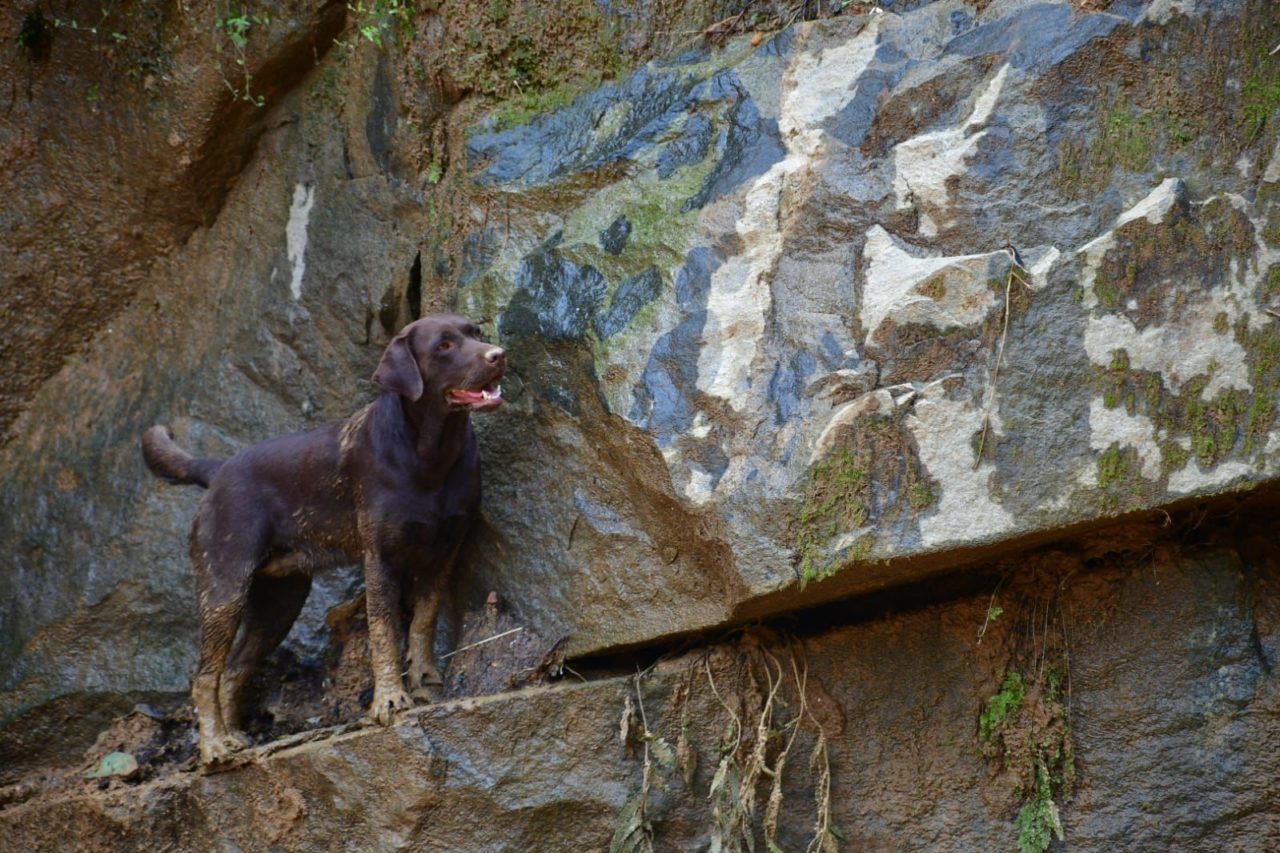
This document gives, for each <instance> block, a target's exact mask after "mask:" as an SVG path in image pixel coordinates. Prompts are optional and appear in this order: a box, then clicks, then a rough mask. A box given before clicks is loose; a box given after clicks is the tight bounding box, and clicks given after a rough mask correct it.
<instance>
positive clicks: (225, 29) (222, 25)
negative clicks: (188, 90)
mask: <svg viewBox="0 0 1280 853" xmlns="http://www.w3.org/2000/svg"><path fill="white" fill-rule="evenodd" d="M270 24H271V16H270V14H269V13H267V12H262V13H261V14H258V13H251V12H249V11H248V10H247V9H245V8H244V7H240V8H239V9H238V10H236V11H232V10H230V9H228V10H227V12H226V13H225V14H222V15H218V16H216V17H215V18H214V21H213V28H212V30H211V34H212V37H213V51H214V54H215V56H217V57H219V58H218V59H216V60H215V61H214V65H213V67H214V68H215V69H216V70H217V72H218V73H219V74H220V75H221V76H222V82H223V83H224V84H226V87H227V91H229V92H230V93H231V96H232V97H233V98H235V99H236V100H242V101H247V102H248V103H251V104H253V105H254V106H257V107H263V106H266V103H267V99H266V97H265V96H264V95H262V94H255V93H254V91H253V74H252V73H251V72H250V71H249V64H248V61H247V58H246V51H247V49H248V47H249V40H250V38H251V36H252V34H253V30H254V28H255V27H267V26H270ZM228 53H229V54H230V55H231V62H232V64H233V65H234V66H235V69H237V70H233V71H232V75H233V76H234V77H235V78H236V80H235V81H233V80H232V78H231V77H229V76H228V75H227V69H226V68H224V67H223V63H222V59H221V57H222V56H223V55H224V54H228Z"/></svg>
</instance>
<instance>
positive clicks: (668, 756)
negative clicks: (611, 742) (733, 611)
mask: <svg viewBox="0 0 1280 853" xmlns="http://www.w3.org/2000/svg"><path fill="white" fill-rule="evenodd" d="M796 645H797V644H796V643H794V642H791V641H782V642H778V641H776V640H773V641H771V642H768V643H766V642H763V641H762V640H761V638H759V637H757V636H755V635H747V636H746V637H745V638H744V639H743V641H742V643H741V646H740V647H739V648H738V649H735V652H738V651H739V650H741V651H743V652H745V654H742V655H741V656H740V660H741V662H740V663H737V662H735V664H734V668H732V669H730V670H729V671H728V679H729V682H730V685H731V686H730V689H729V692H726V691H725V687H724V681H723V679H724V676H725V668H724V667H717V668H718V669H720V671H721V680H720V681H717V677H716V675H715V671H714V670H713V667H712V662H711V658H712V655H707V656H706V657H704V658H703V659H702V661H701V669H702V675H703V676H704V677H705V679H706V684H707V689H708V691H709V692H710V695H711V697H713V698H714V700H715V702H714V705H712V707H715V706H716V705H718V706H719V707H720V708H722V709H723V710H724V712H725V718H724V728H723V734H722V735H721V738H720V742H719V744H718V746H717V748H716V751H717V760H716V766H715V771H714V772H713V773H712V778H711V781H710V783H709V785H708V788H707V800H708V802H709V806H710V814H709V818H710V844H709V847H708V849H709V850H710V851H713V853H721V851H724V853H737V851H755V850H756V849H757V847H758V839H760V838H761V837H763V840H764V849H766V850H768V851H770V853H777V851H781V850H782V849H783V847H782V845H781V842H780V841H779V829H780V828H779V824H780V822H781V820H782V817H783V816H784V815H786V814H788V812H787V810H786V809H785V804H786V791H785V790H784V776H785V773H786V771H787V768H788V763H789V760H790V757H791V755H792V751H793V749H794V748H795V746H796V744H797V743H798V742H799V740H800V738H801V735H802V732H807V733H808V734H807V736H808V737H811V738H812V739H813V749H812V752H811V753H810V756H809V771H810V776H811V779H812V784H813V790H814V805H815V816H814V822H813V837H812V839H811V840H810V842H809V844H808V846H807V847H806V850H807V851H821V853H827V852H828V851H834V850H836V849H837V847H838V843H837V839H838V835H837V833H836V831H835V829H834V827H833V826H832V824H831V763H830V760H829V757H828V753H827V739H826V734H825V732H823V730H822V726H821V725H820V724H819V723H818V720H817V718H816V717H815V716H814V715H813V713H812V711H811V710H810V707H809V702H808V680H809V669H808V663H807V661H806V660H805V659H804V656H803V649H800V650H797V649H796ZM696 675H697V670H696V669H690V670H689V677H688V678H686V679H685V680H683V681H681V682H679V683H678V684H677V685H676V687H675V689H674V690H673V692H672V694H671V698H670V700H669V702H668V703H667V713H668V714H672V715H674V714H678V715H679V735H678V737H677V738H676V747H675V749H674V750H673V749H671V747H670V746H669V745H668V743H667V741H666V740H665V739H664V738H663V737H662V736H661V735H659V734H657V733H656V732H655V731H654V730H652V729H650V728H649V722H648V720H647V718H646V716H645V709H644V703H643V698H642V697H641V695H640V694H641V687H642V679H643V676H644V673H640V674H638V675H637V676H636V679H635V687H636V692H635V701H632V699H631V697H630V696H628V697H627V699H626V701H625V703H624V709H623V718H622V724H621V737H622V739H623V741H624V743H627V744H629V748H630V749H633V750H634V754H635V755H636V756H637V757H638V758H639V759H640V760H641V762H642V777H641V785H640V790H639V792H637V794H636V795H635V796H634V797H633V798H632V799H631V800H630V801H629V802H628V803H627V805H626V806H625V807H624V808H623V811H622V812H621V814H620V815H619V824H618V827H617V831H616V832H615V833H614V838H613V841H612V842H611V843H610V846H609V849H610V851H611V853H613V851H626V853H630V851H635V850H649V849H652V847H653V843H654V836H653V825H652V819H651V815H650V805H651V804H650V800H649V797H650V795H651V794H652V793H653V790H654V788H656V787H657V788H663V789H666V787H667V786H666V785H665V784H664V782H663V773H664V772H668V771H669V772H671V773H672V775H673V776H674V775H675V774H676V773H678V774H679V776H680V777H681V778H682V779H683V780H684V783H685V785H686V787H689V788H692V785H693V783H694V777H695V774H696V769H697V763H696V761H697V759H696V755H697V751H696V749H695V748H694V747H693V746H692V744H691V743H690V741H689V725H688V723H689V703H690V699H691V695H692V694H693V692H694V688H695V687H696V682H697V679H696ZM704 695H705V694H704ZM704 701H706V700H704ZM766 780H767V781H766ZM762 803H763V808H761V804H762ZM793 811H794V809H793Z"/></svg>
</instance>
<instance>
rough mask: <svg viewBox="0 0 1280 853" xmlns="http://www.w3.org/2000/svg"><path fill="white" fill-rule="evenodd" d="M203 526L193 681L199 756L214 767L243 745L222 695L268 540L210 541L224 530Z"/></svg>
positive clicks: (194, 539) (194, 545)
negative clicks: (233, 730) (233, 731)
mask: <svg viewBox="0 0 1280 853" xmlns="http://www.w3.org/2000/svg"><path fill="white" fill-rule="evenodd" d="M202 514H203V508H202ZM201 521H202V518H201V515H197V516H196V522H195V524H194V525H193V527H192V529H191V562H192V566H193V568H194V569H195V576H196V597H197V608H198V610H199V616H200V660H199V662H198V663H197V664H196V673H195V676H194V677H193V678H192V680H191V699H192V702H193V704H194V705H195V711H196V727H197V729H198V731H199V733H200V757H201V759H202V760H203V761H204V763H205V764H213V763H216V762H218V761H221V760H223V759H225V758H226V757H228V756H229V755H230V754H231V753H233V752H235V751H236V750H238V749H240V748H242V747H243V746H244V743H243V742H242V741H240V740H238V739H237V738H235V737H233V736H232V735H231V733H230V732H229V731H228V730H227V726H226V723H225V722H224V721H223V719H222V707H221V704H220V703H219V701H218V692H219V685H220V683H221V681H222V676H223V673H224V671H225V670H226V666H227V658H228V656H229V655H230V653H231V647H232V644H233V642H234V641H235V638H236V632H237V631H238V630H239V629H240V621H241V617H242V616H243V615H244V606H245V597H246V595H247V594H248V591H249V582H250V580H251V579H252V578H253V571H254V569H255V567H256V563H257V559H258V558H257V556H256V555H257V553H258V552H259V551H260V548H259V547H258V545H259V544H260V542H261V541H262V540H263V539H265V531H263V534H264V535H263V536H261V537H255V536H252V535H247V536H243V537H226V538H220V537H215V536H206V535H204V532H205V530H206V529H211V530H219V529H221V525H219V524H216V523H210V524H207V525H202V524H201Z"/></svg>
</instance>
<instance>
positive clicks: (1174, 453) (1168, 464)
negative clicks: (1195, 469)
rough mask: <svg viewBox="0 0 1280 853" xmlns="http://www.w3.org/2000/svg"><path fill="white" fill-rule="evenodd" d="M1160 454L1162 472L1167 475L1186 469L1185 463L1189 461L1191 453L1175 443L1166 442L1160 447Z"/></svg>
mask: <svg viewBox="0 0 1280 853" xmlns="http://www.w3.org/2000/svg"><path fill="white" fill-rule="evenodd" d="M1160 452H1161V455H1162V457H1163V458H1164V470H1165V471H1166V472H1167V473H1171V472H1173V471H1181V470H1182V469H1183V468H1185V467H1187V462H1188V461H1189V460H1190V459H1191V453H1190V452H1189V451H1188V450H1186V449H1185V448H1184V447H1183V446H1182V445H1181V444H1179V443H1178V442H1176V441H1166V442H1165V443H1164V444H1162V445H1161V446H1160Z"/></svg>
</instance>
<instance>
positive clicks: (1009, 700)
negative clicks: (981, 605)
mask: <svg viewBox="0 0 1280 853" xmlns="http://www.w3.org/2000/svg"><path fill="white" fill-rule="evenodd" d="M991 609H992V610H995V611H998V612H997V613H996V615H997V616H998V615H999V614H1000V613H1003V612H1004V611H1003V610H1001V609H1000V608H998V607H996V608H991ZM993 618H994V617H993ZM1026 695H1027V683H1026V682H1025V681H1023V680H1022V676H1021V675H1019V674H1018V673H1016V672H1013V671H1010V672H1009V673H1008V674H1007V675H1006V676H1005V677H1004V683H1003V684H1001V685H1000V689H999V690H998V691H996V693H995V695H994V696H992V697H991V698H990V699H988V700H987V704H986V707H985V708H983V709H982V714H981V715H980V716H979V717H978V737H979V738H980V739H981V740H982V742H983V743H984V744H990V743H991V742H992V741H993V739H994V738H995V736H996V734H997V733H999V731H1000V729H1001V728H1002V727H1003V726H1004V725H1005V724H1006V722H1007V721H1008V720H1009V719H1010V718H1012V717H1014V716H1017V713H1018V712H1019V711H1020V710H1022V700H1023V699H1024V698H1026Z"/></svg>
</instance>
